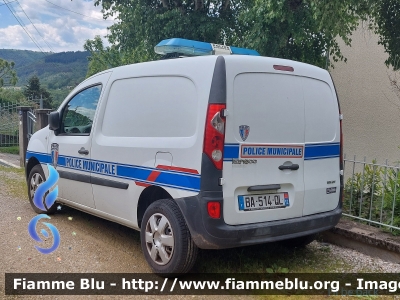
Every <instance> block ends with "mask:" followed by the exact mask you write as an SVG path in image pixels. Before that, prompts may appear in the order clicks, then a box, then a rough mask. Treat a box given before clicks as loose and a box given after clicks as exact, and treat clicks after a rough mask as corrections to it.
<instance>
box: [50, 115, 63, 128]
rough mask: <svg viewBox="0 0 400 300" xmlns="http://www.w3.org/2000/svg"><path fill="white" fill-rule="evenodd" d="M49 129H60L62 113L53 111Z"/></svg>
mask: <svg viewBox="0 0 400 300" xmlns="http://www.w3.org/2000/svg"><path fill="white" fill-rule="evenodd" d="M49 128H50V130H57V129H59V128H60V113H59V112H58V111H53V112H51V113H50V114H49Z"/></svg>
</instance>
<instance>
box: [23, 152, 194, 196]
mask: <svg viewBox="0 0 400 300" xmlns="http://www.w3.org/2000/svg"><path fill="white" fill-rule="evenodd" d="M31 157H36V158H37V159H38V160H39V162H40V163H51V156H50V155H48V154H45V153H38V152H32V151H27V153H26V159H29V158H31ZM71 159H72V160H78V161H81V165H79V167H74V166H72V167H71V165H70V162H69V163H67V161H68V160H71ZM106 164H108V165H110V166H109V169H108V173H105V171H104V169H101V170H100V169H97V167H99V166H100V165H103V167H104V165H106ZM57 165H58V166H60V167H64V168H67V169H71V170H78V171H82V172H91V173H97V174H101V175H106V176H110V177H116V178H124V179H130V180H135V181H138V182H142V183H147V184H151V185H159V186H165V187H171V188H176V189H182V190H187V191H193V192H199V191H200V174H192V173H186V172H182V171H174V170H163V169H156V168H148V167H140V166H133V165H125V164H124V165H123V164H116V163H113V162H105V161H97V160H91V159H83V158H78V157H70V156H63V155H60V156H59V157H58V163H57ZM112 165H115V166H116V170H115V174H113V173H112V169H111V166H112ZM153 171H157V172H159V173H160V174H159V175H158V176H157V178H156V179H155V181H147V178H148V177H149V175H150V174H151V173H152V172H153Z"/></svg>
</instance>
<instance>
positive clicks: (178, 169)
mask: <svg viewBox="0 0 400 300" xmlns="http://www.w3.org/2000/svg"><path fill="white" fill-rule="evenodd" d="M157 169H162V170H169V171H180V172H186V173H192V174H199V172H197V170H193V169H187V168H180V167H172V166H163V165H158V166H157Z"/></svg>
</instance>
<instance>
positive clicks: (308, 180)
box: [301, 74, 340, 215]
mask: <svg viewBox="0 0 400 300" xmlns="http://www.w3.org/2000/svg"><path fill="white" fill-rule="evenodd" d="M326 77H327V80H328V82H329V83H330V84H328V83H327V82H325V81H322V80H316V79H311V78H306V77H302V78H301V81H302V87H303V92H304V101H305V118H306V119H305V120H306V121H305V125H306V126H305V142H306V148H305V156H304V160H305V161H304V185H305V195H304V209H303V215H311V214H316V213H320V212H325V211H330V210H333V209H335V208H336V207H337V206H338V202H339V195H340V173H339V171H340V163H339V159H340V158H339V156H340V120H339V107H338V101H337V98H336V93H335V90H334V87H333V84H332V81H331V80H330V78H329V75H328V74H326Z"/></svg>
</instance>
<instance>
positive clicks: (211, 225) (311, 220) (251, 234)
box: [176, 192, 342, 249]
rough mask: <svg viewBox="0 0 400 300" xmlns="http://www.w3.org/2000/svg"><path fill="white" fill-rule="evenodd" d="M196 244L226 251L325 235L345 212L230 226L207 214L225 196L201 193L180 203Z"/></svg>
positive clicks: (182, 199) (203, 247)
mask: <svg viewBox="0 0 400 300" xmlns="http://www.w3.org/2000/svg"><path fill="white" fill-rule="evenodd" d="M176 201H177V203H178V205H179V207H180V209H181V211H182V213H183V216H184V217H185V220H186V223H187V225H188V227H189V230H190V233H191V235H192V238H193V240H194V242H195V244H196V245H197V246H198V247H199V248H202V249H224V248H234V247H239V246H247V245H253V244H261V243H267V242H275V241H280V240H285V239H291V238H296V237H300V236H305V235H309V234H314V233H318V232H322V231H325V230H328V229H330V228H332V227H334V226H335V225H336V224H337V223H338V222H339V219H340V217H341V215H342V208H341V205H340V204H339V205H338V207H337V208H336V209H334V210H332V211H329V212H324V213H319V214H314V215H309V216H304V217H299V218H292V219H285V220H278V221H270V222H262V223H254V224H246V225H228V224H226V223H225V222H224V221H223V219H222V218H220V219H212V218H210V217H209V216H208V213H207V211H206V203H207V202H208V201H221V216H223V211H222V207H223V205H222V203H223V198H222V192H201V193H200V194H199V195H197V196H193V197H187V198H180V199H176Z"/></svg>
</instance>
